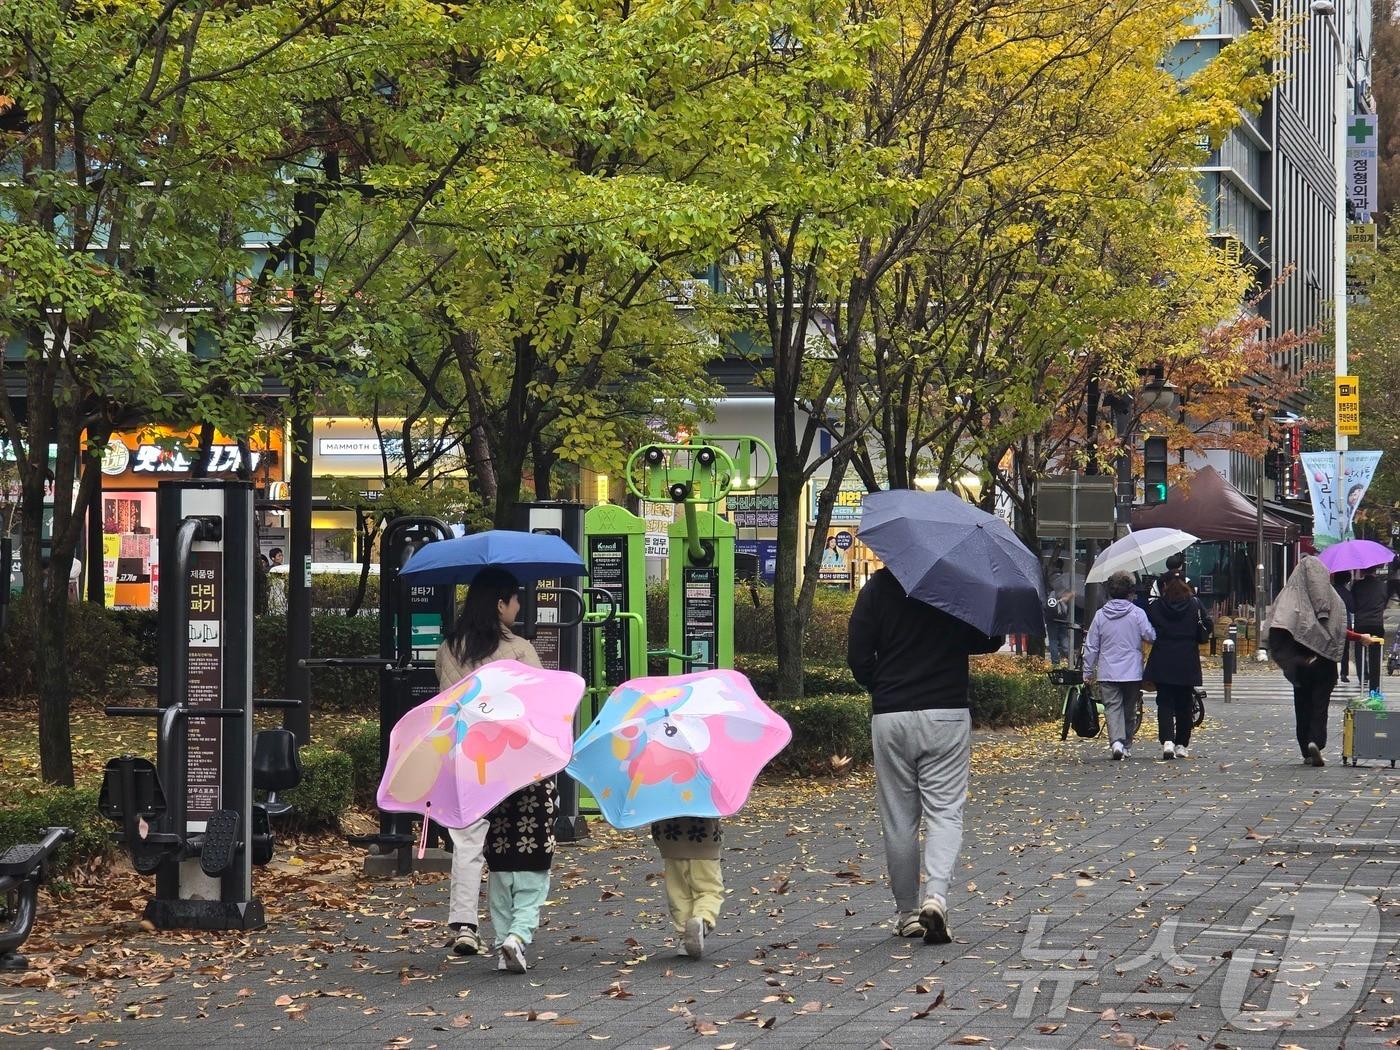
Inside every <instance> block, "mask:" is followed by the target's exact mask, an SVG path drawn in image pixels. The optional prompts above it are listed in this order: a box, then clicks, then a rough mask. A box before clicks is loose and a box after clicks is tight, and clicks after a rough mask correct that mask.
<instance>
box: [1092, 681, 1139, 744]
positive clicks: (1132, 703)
mask: <svg viewBox="0 0 1400 1050" xmlns="http://www.w3.org/2000/svg"><path fill="white" fill-rule="evenodd" d="M1098 690H1099V703H1101V704H1103V716H1104V720H1105V721H1107V722H1108V743H1109V746H1110V747H1112V746H1113V745H1114V744H1115V743H1116V742H1118V741H1122V743H1123V746H1124V747H1132V746H1133V736H1134V734H1136V733H1137V731H1138V725H1137V703H1138V694H1139V693H1140V692H1141V691H1142V683H1141V682H1100V683H1099V684H1098Z"/></svg>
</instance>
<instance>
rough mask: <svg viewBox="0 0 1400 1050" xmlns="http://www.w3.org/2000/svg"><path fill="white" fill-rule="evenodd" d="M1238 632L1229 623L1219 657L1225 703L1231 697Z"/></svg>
mask: <svg viewBox="0 0 1400 1050" xmlns="http://www.w3.org/2000/svg"><path fill="white" fill-rule="evenodd" d="M1238 633H1239V631H1238V629H1237V628H1236V627H1235V625H1234V624H1231V625H1230V630H1229V632H1228V634H1229V636H1228V637H1227V638H1226V639H1225V646H1224V648H1225V652H1224V654H1223V655H1222V656H1221V658H1220V664H1221V679H1222V682H1223V684H1224V693H1225V702H1226V703H1227V704H1228V703H1229V702H1230V700H1231V698H1232V690H1233V683H1234V679H1235V640H1236V637H1237V636H1238Z"/></svg>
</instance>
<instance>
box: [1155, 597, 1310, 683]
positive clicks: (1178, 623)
mask: <svg viewBox="0 0 1400 1050" xmlns="http://www.w3.org/2000/svg"><path fill="white" fill-rule="evenodd" d="M1327 589H1328V590H1329V591H1330V590H1331V589H1332V588H1331V587H1330V586H1329V587H1328V588H1327ZM1147 618H1148V619H1149V620H1151V621H1152V627H1153V629H1154V630H1156V632H1157V640H1156V642H1154V643H1153V645H1152V655H1151V656H1149V657H1148V658H1147V667H1146V668H1145V669H1144V671H1143V675H1144V677H1146V678H1147V679H1148V680H1149V681H1152V682H1156V683H1157V684H1158V685H1200V684H1201V648H1200V643H1199V642H1197V641H1196V632H1197V630H1198V629H1199V626H1198V625H1201V624H1204V625H1205V628H1206V630H1210V629H1211V628H1212V627H1214V624H1213V623H1212V622H1211V618H1210V614H1209V613H1207V612H1206V610H1205V607H1204V606H1203V605H1201V603H1200V602H1199V601H1198V600H1197V599H1196V598H1195V597H1191V598H1189V599H1187V600H1185V601H1179V602H1169V601H1167V600H1166V599H1165V598H1158V599H1157V600H1156V601H1155V602H1153V603H1152V604H1151V605H1150V606H1148V608H1147Z"/></svg>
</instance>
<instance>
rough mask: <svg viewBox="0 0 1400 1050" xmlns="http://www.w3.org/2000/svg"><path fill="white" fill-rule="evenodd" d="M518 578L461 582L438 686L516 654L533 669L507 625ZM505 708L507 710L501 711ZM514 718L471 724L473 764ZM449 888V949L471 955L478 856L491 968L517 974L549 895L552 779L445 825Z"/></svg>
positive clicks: (509, 729)
mask: <svg viewBox="0 0 1400 1050" xmlns="http://www.w3.org/2000/svg"><path fill="white" fill-rule="evenodd" d="M519 590H520V584H519V582H518V581H517V580H516V579H515V577H514V576H512V575H511V574H510V573H508V572H505V571H504V570H501V569H493V568H487V569H483V570H482V571H481V572H480V573H478V574H477V576H476V577H475V579H473V581H472V583H471V585H470V586H469V587H468V588H467V596H466V598H465V600H463V602H462V607H461V610H460V611H459V613H458V616H457V620H456V622H455V623H454V624H453V625H452V628H451V629H450V630H449V631H448V632H447V634H446V637H445V638H444V639H443V642H442V644H441V645H440V646H439V647H438V651H437V660H436V668H437V676H438V684H439V685H441V686H442V687H443V688H444V689H446V688H448V687H449V686H451V685H454V684H456V683H457V682H460V681H461V680H462V679H463V678H465V677H467V675H469V674H471V673H472V672H474V671H475V670H477V669H478V668H479V667H483V666H485V665H486V664H489V663H493V662H495V661H497V660H516V661H518V662H520V663H522V664H527V665H529V666H531V667H540V666H542V665H541V663H540V658H539V654H537V653H536V652H535V647H534V646H532V645H531V644H530V643H529V642H527V641H526V640H525V639H523V638H520V637H517V636H516V635H515V634H514V633H513V632H512V631H511V624H513V623H515V620H516V617H517V616H518V615H519V613H520V596H519ZM506 714H508V712H506ZM515 725H516V723H515V721H513V720H511V719H509V718H504V719H501V720H497V721H492V722H478V723H476V725H474V726H473V729H472V732H471V733H470V734H468V738H467V739H466V740H465V741H464V742H463V750H464V751H467V752H469V753H470V754H472V755H473V756H474V757H475V758H476V761H477V764H478V769H479V770H481V771H482V775H483V777H484V775H485V774H484V770H485V766H486V763H487V762H488V761H490V760H492V759H493V758H496V757H499V754H500V753H501V752H502V751H503V750H504V749H505V748H508V747H515V746H519V742H520V741H521V740H522V739H523V738H522V737H521V736H520V735H519V734H518V733H516V731H515V729H514V726H515ZM449 832H450V834H451V835H452V843H453V852H452V886H451V904H450V907H449V911H448V922H449V924H450V925H451V926H452V927H453V929H454V930H455V931H456V938H455V941H454V943H453V951H455V952H456V953H457V954H459V955H475V954H477V953H478V952H479V951H480V950H481V938H480V934H479V933H478V930H477V921H476V920H477V909H478V905H477V901H478V897H479V895H480V893H481V868H482V862H483V860H484V861H485V862H486V863H487V864H488V865H489V866H490V869H491V878H490V891H489V906H490V909H491V926H492V929H493V930H494V931H495V935H496V952H497V958H496V969H498V970H508V971H510V972H512V973H525V972H526V970H527V969H528V963H527V961H526V949H527V948H528V946H529V945H530V943H531V942H532V941H533V939H534V933H535V930H536V929H537V928H538V927H539V924H540V907H541V906H542V905H543V904H544V902H545V898H546V897H548V895H549V870H550V867H551V865H552V863H553V860H554V778H553V777H550V778H548V779H545V780H541V781H539V782H538V783H535V784H531V785H530V786H529V787H526V788H524V789H522V790H520V791H517V792H516V793H515V794H513V795H510V796H508V797H507V798H506V799H505V800H504V801H503V802H501V803H500V805H498V806H497V807H496V808H495V809H493V810H492V811H491V812H490V813H489V814H488V815H487V816H486V817H485V818H484V819H482V820H479V821H477V822H476V823H474V824H472V825H471V826H470V827H467V828H451V829H449Z"/></svg>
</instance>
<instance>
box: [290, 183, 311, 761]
mask: <svg viewBox="0 0 1400 1050" xmlns="http://www.w3.org/2000/svg"><path fill="white" fill-rule="evenodd" d="M293 202H294V210H295V212H296V218H295V220H294V222H295V226H294V227H293V228H292V234H291V263H292V316H291V332H292V352H293V353H294V354H296V355H298V356H301V355H304V354H305V353H306V352H307V347H306V345H305V339H306V336H307V324H306V311H307V310H308V308H309V306H310V303H309V302H308V295H309V294H310V287H311V278H312V276H313V272H314V268H315V265H314V259H313V257H312V255H311V253H310V252H309V251H308V246H309V245H310V244H311V242H312V241H313V240H314V239H315V237H316V199H315V194H314V193H313V192H312V191H311V190H309V189H306V188H302V187H298V188H297V190H296V193H295V194H294V196H293ZM309 402H310V399H309V391H307V390H306V389H305V388H304V386H303V385H302V384H301V383H300V382H299V381H296V380H293V383H292V389H291V404H292V426H291V431H292V432H291V442H290V448H289V452H290V453H291V479H290V480H291V490H292V492H291V497H292V499H291V504H292V505H291V515H290V518H291V520H290V522H289V523H288V524H289V528H288V537H287V663H286V683H287V694H288V697H289V698H290V699H292V700H299V701H301V703H299V704H298V705H297V706H295V707H289V708H287V709H286V710H285V711H284V712H283V714H282V724H283V726H285V727H286V728H287V729H290V730H291V731H292V732H293V733H295V734H296V738H297V743H298V744H300V745H305V744H308V743H310V741H311V673H310V672H309V671H308V670H307V669H306V667H305V666H304V665H303V664H302V661H303V660H305V659H307V658H308V657H310V655H311V476H312V466H311V463H312V456H313V455H314V450H313V449H312V433H311V430H312V427H311V404H310V403H309Z"/></svg>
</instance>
